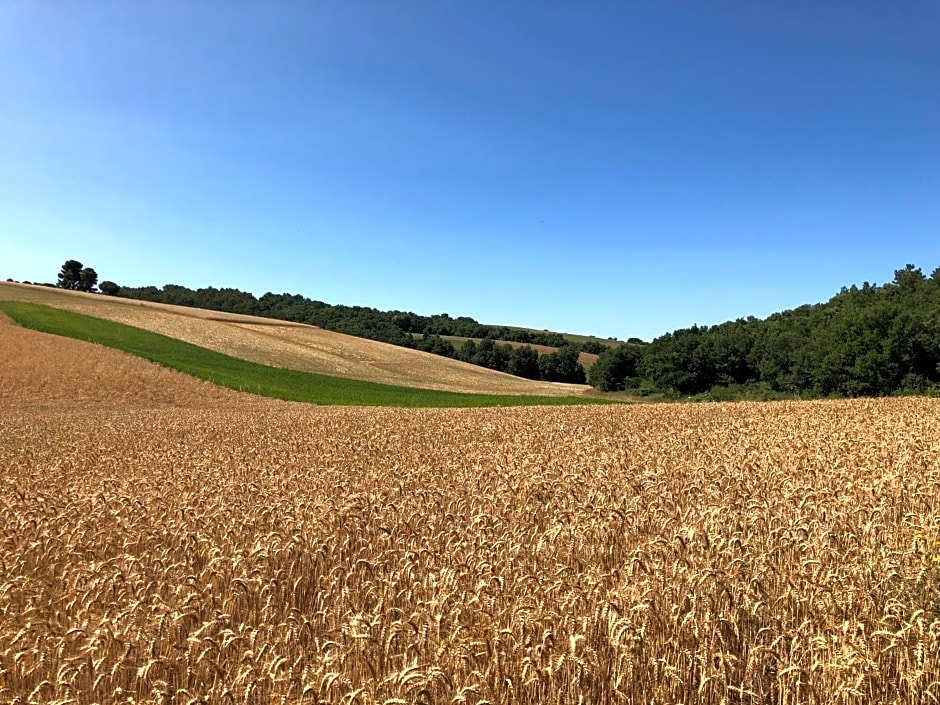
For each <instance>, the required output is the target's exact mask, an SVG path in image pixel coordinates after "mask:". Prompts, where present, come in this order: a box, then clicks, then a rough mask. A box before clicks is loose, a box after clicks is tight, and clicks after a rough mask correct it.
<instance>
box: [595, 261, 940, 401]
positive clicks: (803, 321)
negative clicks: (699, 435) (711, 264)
mask: <svg viewBox="0 0 940 705" xmlns="http://www.w3.org/2000/svg"><path fill="white" fill-rule="evenodd" d="M590 383H591V384H592V385H593V386H595V387H597V388H598V389H601V390H604V391H614V390H626V391H632V392H634V393H638V394H651V393H671V394H676V395H711V396H713V397H715V398H722V397H728V396H749V395H757V396H760V395H781V396H807V397H824V396H846V397H855V396H885V395H890V394H895V393H899V392H912V393H917V392H920V393H923V392H931V391H938V390H940V268H938V269H936V270H935V271H934V272H933V274H932V275H931V276H930V277H926V276H924V274H923V272H922V271H921V270H920V269H917V268H915V267H914V266H913V265H907V267H906V268H905V269H900V270H897V271H896V272H895V276H894V280H893V281H891V282H888V283H886V284H884V285H882V286H875V285H872V284H869V283H868V282H865V283H864V284H863V285H862V286H861V287H858V286H852V287H850V288H845V287H843V288H842V290H841V291H840V292H839V293H838V294H836V295H835V296H834V297H832V298H831V299H830V300H829V301H828V302H826V303H822V304H815V305H805V306H800V307H799V308H795V309H792V310H789V311H783V312H781V313H775V314H773V315H771V316H769V317H768V318H766V319H763V320H761V319H757V318H753V317H750V318H745V319H738V320H736V321H728V322H726V323H722V324H720V325H714V326H693V327H691V328H685V329H681V330H676V331H673V332H672V333H667V334H665V335H662V336H660V337H658V338H656V339H655V340H653V341H652V342H651V343H649V344H648V345H645V346H642V347H639V346H618V347H614V348H610V349H608V350H606V351H604V352H602V353H601V354H600V357H599V358H598V359H597V362H596V363H595V364H594V366H593V367H592V368H591V372H590ZM729 393H733V394H729Z"/></svg>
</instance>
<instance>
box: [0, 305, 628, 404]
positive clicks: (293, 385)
mask: <svg viewBox="0 0 940 705" xmlns="http://www.w3.org/2000/svg"><path fill="white" fill-rule="evenodd" d="M0 311H2V312H3V313H5V314H6V315H8V316H9V317H10V318H12V319H13V320H14V321H16V322H17V323H18V324H20V325H21V326H24V327H26V328H31V329H33V330H37V331H41V332H43V333H53V334H55V335H62V336H66V337H69V338H75V339H78V340H85V341H88V342H90V343H97V344H99V345H104V346H107V347H110V348H116V349H117V350H122V351H124V352H127V353H130V354H132V355H137V356H138V357H142V358H145V359H147V360H150V361H152V362H156V363H158V364H160V365H163V366H164V367H169V368H171V369H174V370H178V371H180V372H184V373H186V374H188V375H192V376H193V377H197V378H199V379H204V380H207V381H209V382H212V383H214V384H218V385H220V386H222V387H228V388H229V389H234V390H237V391H241V392H250V393H252V394H258V395H261V396H265V397H273V398H275V399H284V400H286V401H300V402H308V403H311V404H324V405H355V406H397V407H483V406H537V405H553V406H555V405H565V404H597V403H610V402H609V400H606V399H601V398H597V397H543V396H517V395H497V394H460V393H456V392H441V391H436V390H430V389H417V388H412V387H396V386H393V385H387V384H378V383H375V382H363V381H360V380H355V379H346V378H342V377H331V376H328V375H318V374H312V373H309V372H298V371H295V370H287V369H282V368H279V367H270V366H268V365H261V364H258V363H254V362H248V361H247V360H241V359H239V358H235V357H231V356H229V355H223V354H222V353H217V352H215V351H213V350H207V349H206V348H201V347H198V346H196V345H191V344H189V343H185V342H183V341H181V340H177V339H175V338H170V337H168V336H165V335H160V334H158V333H151V332H150V331H146V330H142V329H140V328H135V327H133V326H127V325H124V324H121V323H113V322H111V321H106V320H104V319H101V318H94V317H92V316H85V315H82V314H78V313H71V312H69V311H63V310H61V309H57V308H52V307H50V306H42V305H38V304H27V303H15V302H10V301H0Z"/></svg>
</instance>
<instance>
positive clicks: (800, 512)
mask: <svg viewBox="0 0 940 705" xmlns="http://www.w3.org/2000/svg"><path fill="white" fill-rule="evenodd" d="M3 325H5V326H7V327H5V328H4V329H3V331H2V332H3V335H4V338H3V339H4V345H3V346H0V369H2V370H3V375H2V376H0V466H2V467H3V468H4V469H5V472H4V473H3V474H2V476H0V507H2V508H0V546H2V550H0V556H2V560H0V700H2V701H5V702H6V701H16V699H17V698H19V700H18V702H24V703H28V702H35V703H48V702H75V703H95V702H97V703H104V702H109V703H112V702H114V703H130V702H135V703H141V702H153V703H197V702H206V703H213V704H214V703H232V702H234V703H267V702H289V703H305V702H306V703H315V702H329V703H339V702H346V703H353V702H358V703H362V704H363V705H364V704H366V703H471V704H472V703H483V702H489V703H526V704H529V703H532V704H534V703H577V702H586V703H588V702H591V703H616V702H624V703H628V702H650V703H674V702H687V703H691V702H699V703H721V702H729V703H735V702H737V703H745V702H754V703H757V702H766V703H807V702H818V703H829V702H840V703H868V702H899V703H920V702H936V701H937V699H938V698H940V675H938V673H940V620H938V617H940V593H938V579H940V573H938V570H937V563H935V562H934V559H935V558H936V557H937V554H938V550H940V549H938V547H937V545H936V542H937V541H938V540H940V460H938V459H940V408H938V405H937V402H936V401H932V400H927V399H883V400H852V401H827V402H782V403H771V404H756V403H740V404H699V405H679V404H673V405H655V406H653V405H631V406H622V405H616V406H591V407H557V408H556V407H552V408H506V409H449V410H448V409H376V408H356V407H346V408H340V407H312V406H308V405H304V404H297V403H290V402H281V401H275V400H269V399H261V398H258V397H255V396H251V395H246V394H241V393H238V392H234V391H230V390H223V389H218V388H215V387H212V386H210V385H208V384H206V383H205V382H202V381H199V380H195V379H192V378H190V377H187V376H184V375H181V374H179V373H176V372H173V371H171V370H167V369H164V368H161V367H157V366H155V365H152V364H151V363H148V362H145V361H143V360H140V359H138V358H132V357H129V356H127V355H124V354H121V353H118V352H116V351H112V350H107V349H103V348H100V347H96V346H92V345H90V344H88V343H83V342H79V341H73V340H67V339H65V338H58V337H53V336H48V335H45V334H41V333H37V332H34V331H26V330H22V329H13V328H12V327H10V326H9V324H3Z"/></svg>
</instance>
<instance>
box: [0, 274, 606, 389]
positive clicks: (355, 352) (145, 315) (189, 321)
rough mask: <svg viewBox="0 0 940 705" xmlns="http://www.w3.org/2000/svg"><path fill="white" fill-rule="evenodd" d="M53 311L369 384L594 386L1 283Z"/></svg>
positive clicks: (339, 337) (10, 295) (324, 335)
mask: <svg viewBox="0 0 940 705" xmlns="http://www.w3.org/2000/svg"><path fill="white" fill-rule="evenodd" d="M2 300H5V301H14V302H25V303H33V304H42V305H47V306H53V307H56V308H59V309H62V310H65V311H70V312H73V313H79V314H84V315H89V316H95V317H97V318H103V319H106V320H109V321H112V322H115V323H122V324H125V325H130V326H135V327H138V328H143V329H145V330H148V331H150V332H152V333H159V334H161V335H165V336H169V337H171V338H176V339H179V340H182V341H184V342H187V343H190V344H192V345H197V346H199V347H203V348H206V349H209V350H212V351H215V352H218V353H223V354H225V355H230V356H233V357H236V358H239V359H243V360H246V361H249V362H254V363H258V364H261V365H269V366H275V367H280V368H284V369H288V370H294V371H298V372H307V373H311V374H320V375H328V376H332V377H341V378H347V379H355V380H359V381H362V382H374V383H378V384H388V385H397V386H404V387H415V388H421V389H431V390H437V391H447V392H462V393H471V394H517V395H539V396H569V395H578V394H584V393H586V392H589V391H590V387H588V386H587V385H578V384H560V383H552V382H536V381H532V380H527V379H522V378H521V377H514V376H513V375H509V374H504V373H501V372H496V371H494V370H487V369H485V368H482V367H477V366H476V365H468V364H466V363H462V362H459V361H457V360H449V359H447V358H444V357H440V356H438V355H432V354H430V353H423V352H420V351H417V350H409V349H407V348H400V347H397V346H395V345H389V344H387V343H379V342H376V341H373V340H365V339H363V338H356V337H353V336H350V335H343V334H342V333H335V332H332V331H327V330H322V329H320V328H315V327H314V326H308V325H303V324H298V323H291V322H287V321H272V320H270V319H264V318H257V317H253V316H240V315H237V314H229V313H220V312H218V311H206V310H201V309H193V308H184V307H182V306H169V305H165V304H153V303H147V302H141V301H131V300H126V299H115V298H112V297H105V296H98V295H94V294H84V293H82V292H77V291H63V290H61V289H49V288H45V287H39V286H28V285H22V284H12V283H6V282H0V301H2Z"/></svg>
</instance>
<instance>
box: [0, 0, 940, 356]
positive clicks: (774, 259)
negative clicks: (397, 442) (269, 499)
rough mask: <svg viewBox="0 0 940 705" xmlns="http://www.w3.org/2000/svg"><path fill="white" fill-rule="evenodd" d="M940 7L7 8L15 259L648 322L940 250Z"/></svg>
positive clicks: (874, 273)
mask: <svg viewBox="0 0 940 705" xmlns="http://www.w3.org/2000/svg"><path fill="white" fill-rule="evenodd" d="M938 37H940V3H937V2H932V1H928V0H915V1H912V2H885V1H884V0H875V1H865V0H853V1H852V2H846V1H845V0H838V1H836V2H832V1H826V0H822V1H820V0H812V1H800V0H796V1H791V0H786V1H785V2H783V1H779V0H778V1H774V2H770V1H765V2H761V1H757V2H754V1H747V2H744V1H742V2H722V1H721V0H709V2H691V0H690V1H688V2H672V1H668V0H656V1H650V2H642V1H640V2H610V3H605V2H589V1H585V2H580V1H579V2H574V1H573V0H572V1H570V2H567V1H566V2H562V1H559V0H538V1H532V2H527V1H524V0H498V1H497V0H493V1H489V2H487V1H478V0H474V1H473V2H468V1H466V0H463V1H461V2H456V1H454V2H451V1H448V0H426V1H423V2H417V1H411V0H394V1H393V0H387V1H385V2H370V1H366V0H336V1H333V2H330V1H326V0H322V1H317V2H315V1H313V0H310V1H307V0H302V1H301V0H298V1H297V2H263V1H262V0H253V1H251V2H241V1H234V0H218V1H215V0H199V1H198V2H192V1H190V0H159V1H158V0H141V1H139V2H128V1H127V0H116V1H114V2H110V1H108V0H68V2H62V1H60V0H0V277H2V278H3V279H5V278H7V277H11V278H13V279H17V280H31V281H54V280H55V275H56V273H57V271H58V270H59V267H60V266H61V264H62V263H63V262H64V261H65V260H66V259H78V260H80V261H82V262H83V263H85V264H86V265H88V266H92V267H94V268H95V269H96V270H97V272H98V273H99V275H100V277H101V278H102V279H111V280H114V281H117V282H118V283H120V284H127V285H134V286H139V285H145V284H155V285H158V286H159V285H162V284H166V283H176V284H183V285H187V286H191V287H199V286H208V285H215V286H220V287H221V286H231V287H236V288H239V289H242V290H245V291H251V292H253V293H254V294H256V295H261V294H263V293H264V292H266V291H275V292H284V291H287V292H291V293H300V294H304V295H306V296H309V297H311V298H315V299H320V300H323V301H327V302H329V303H343V304H360V305H367V306H375V307H377V308H381V309H403V310H412V311H416V312H418V313H423V314H431V313H440V312H447V313H450V314H451V315H453V316H458V315H469V316H473V317H474V318H477V319H478V320H480V321H482V322H485V323H504V324H512V325H523V326H529V327H534V328H549V329H554V330H562V331H567V332H580V333H593V334H597V335H602V336H605V337H606V336H616V337H619V338H626V337H629V336H639V337H642V338H645V339H649V338H652V337H654V336H656V335H659V334H661V333H663V332H666V331H669V330H672V329H675V328H678V327H686V326H689V325H692V324H693V323H698V324H712V323H719V322H721V321H724V320H728V319H734V318H738V317H742V316H747V315H756V316H761V317H763V316H766V315H768V314H770V313H772V312H773V311H776V310H782V309H786V308H792V307H795V306H798V305H800V304H803V303H814V302H818V301H823V300H826V299H828V298H829V297H830V296H832V295H833V294H835V293H836V292H837V291H838V290H839V288H840V287H841V286H842V285H843V284H846V285H848V284H852V283H859V284H860V283H861V282H863V281H866V280H867V281H871V282H876V283H883V282H884V281H887V280H890V279H891V278H892V276H893V272H894V270H895V269H898V268H901V267H903V266H904V265H905V264H906V263H908V262H911V263H913V264H915V265H917V266H919V267H921V268H922V269H924V271H925V272H926V273H928V274H929V273H930V272H931V271H932V270H933V269H934V268H936V267H938V266H940V39H938Z"/></svg>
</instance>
